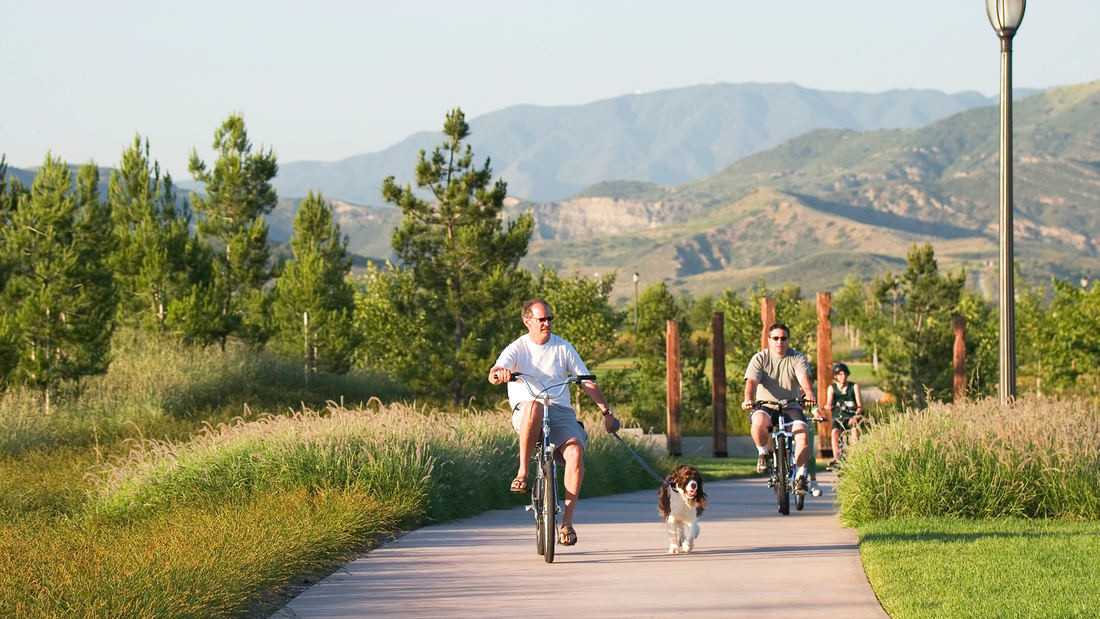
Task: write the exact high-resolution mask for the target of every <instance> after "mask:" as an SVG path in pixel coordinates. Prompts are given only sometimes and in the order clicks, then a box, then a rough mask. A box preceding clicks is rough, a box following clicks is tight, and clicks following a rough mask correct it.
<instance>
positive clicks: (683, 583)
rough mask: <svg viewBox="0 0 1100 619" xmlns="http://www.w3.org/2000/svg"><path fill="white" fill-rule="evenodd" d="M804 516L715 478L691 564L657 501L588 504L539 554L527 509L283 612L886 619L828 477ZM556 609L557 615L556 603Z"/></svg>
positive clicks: (310, 595)
mask: <svg viewBox="0 0 1100 619" xmlns="http://www.w3.org/2000/svg"><path fill="white" fill-rule="evenodd" d="M819 482H821V485H822V487H823V488H824V490H825V495H824V496H822V497H819V498H816V499H815V498H813V497H807V500H806V509H805V510H804V511H802V512H797V511H794V507H793V505H792V508H791V509H792V511H791V515H790V516H780V515H779V514H778V513H776V508H775V502H774V499H773V494H772V493H771V491H770V490H769V489H768V487H767V485H766V484H765V482H764V481H763V480H759V479H753V480H736V481H725V482H712V483H709V484H707V487H706V490H707V493H708V495H709V496H710V499H711V507H710V509H708V510H707V512H706V513H705V514H704V515H703V520H702V523H701V525H702V534H701V535H700V537H699V539H698V541H697V544H696V548H695V552H693V553H692V554H690V555H667V554H665V549H666V548H667V544H668V542H667V538H666V536H665V533H664V527H663V525H662V524H661V523H660V522H659V517H658V516H657V509H656V503H657V501H656V491H651V492H648V491H647V492H634V493H629V494H621V495H616V496H611V497H605V498H596V499H587V500H582V501H581V504H580V507H579V508H578V513H577V523H576V527H577V535H578V537H579V538H580V542H579V543H578V544H577V545H576V546H573V547H571V548H566V547H562V546H558V552H557V555H556V559H555V562H554V563H553V564H547V563H545V562H544V561H543V560H542V557H540V556H538V555H537V554H535V539H534V538H535V535H534V533H535V528H534V524H533V520H532V519H531V518H530V516H528V514H527V513H525V512H524V511H523V510H522V508H517V509H510V510H497V511H491V512H487V513H485V514H482V515H480V516H476V517H474V518H468V519H465V520H460V521H456V522H452V523H448V524H443V525H437V526H431V527H425V528H422V529H418V530H416V531H413V532H411V533H409V534H408V535H405V536H404V537H402V538H400V539H398V540H396V541H394V542H391V543H388V544H386V545H384V546H382V547H380V548H377V549H375V550H373V551H371V552H370V553H368V554H367V555H365V556H364V557H362V558H360V559H358V560H356V561H353V562H351V563H349V564H348V565H346V566H344V567H343V568H341V569H340V570H338V571H337V572H336V573H334V574H333V575H331V576H330V577H328V578H327V579H325V580H323V581H321V582H320V583H318V584H317V585H314V586H313V587H311V588H309V589H307V590H306V591H304V592H303V593H302V594H301V595H299V596H298V597H297V598H295V599H294V600H292V601H291V602H290V603H289V604H288V605H287V606H286V607H284V608H283V609H282V610H281V611H279V613H277V614H276V615H275V616H276V617H279V618H280V619H288V618H299V617H300V618H315V617H317V618H319V617H551V616H554V617H564V618H565V619H595V618H599V617H674V618H677V619H679V618H688V617H690V618H701V617H743V616H754V617H771V616H783V617H785V618H793V617H828V618H830V619H837V618H838V617H844V618H845V619H851V618H857V617H885V616H886V615H885V614H884V613H883V611H882V609H881V608H880V607H879V604H878V602H877V600H876V599H875V596H874V594H873V593H872V591H871V588H870V586H869V585H868V584H867V580H866V577H865V576H864V574H863V568H862V566H861V564H860V560H859V549H858V546H857V544H856V536H855V532H854V531H852V530H850V529H845V528H843V527H841V526H840V522H839V520H838V519H837V516H836V514H835V512H834V509H833V504H832V502H833V478H832V476H831V475H830V474H822V475H821V476H820V478H819ZM552 605H557V607H553V606H552Z"/></svg>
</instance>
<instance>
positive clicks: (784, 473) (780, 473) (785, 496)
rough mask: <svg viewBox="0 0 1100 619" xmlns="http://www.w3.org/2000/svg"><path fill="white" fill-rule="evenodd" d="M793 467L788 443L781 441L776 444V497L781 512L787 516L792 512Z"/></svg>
mask: <svg viewBox="0 0 1100 619" xmlns="http://www.w3.org/2000/svg"><path fill="white" fill-rule="evenodd" d="M790 483H791V469H790V460H788V459H787V443H786V442H785V441H779V443H778V444H777V445H776V446H775V498H776V502H778V503H779V513H781V514H783V515H784V516H786V515H787V514H790V513H791V494H790V491H791V489H790Z"/></svg>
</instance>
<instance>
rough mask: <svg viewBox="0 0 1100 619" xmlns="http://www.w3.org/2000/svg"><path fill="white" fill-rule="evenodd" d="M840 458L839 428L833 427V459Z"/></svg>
mask: <svg viewBox="0 0 1100 619" xmlns="http://www.w3.org/2000/svg"><path fill="white" fill-rule="evenodd" d="M839 459H840V430H837V429H836V428H833V460H839Z"/></svg>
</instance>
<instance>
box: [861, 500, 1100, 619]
mask: <svg viewBox="0 0 1100 619" xmlns="http://www.w3.org/2000/svg"><path fill="white" fill-rule="evenodd" d="M859 535H860V554H861V556H862V559H863V567H864V569H865V570H866V572H867V578H868V580H869V581H870V583H871V586H872V588H873V589H874V591H875V595H877V596H878V598H879V601H880V602H881V603H882V606H883V608H884V609H885V610H886V612H887V613H889V615H890V616H891V617H893V618H894V619H904V618H906V617H913V618H920V619H925V618H927V617H951V618H956V617H991V618H992V617H998V618H999V617H1095V616H1097V615H1098V614H1100V522H1095V521H1093V522H1067V521H1055V520H1024V519H995V520H980V521H972V520H955V519H946V518H930V519H914V520H884V521H877V522H874V523H871V524H869V525H866V526H863V527H860V528H859Z"/></svg>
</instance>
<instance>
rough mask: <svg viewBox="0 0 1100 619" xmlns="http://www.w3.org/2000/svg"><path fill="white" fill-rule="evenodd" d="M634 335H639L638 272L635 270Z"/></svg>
mask: <svg viewBox="0 0 1100 619" xmlns="http://www.w3.org/2000/svg"><path fill="white" fill-rule="evenodd" d="M634 337H638V272H637V271H634Z"/></svg>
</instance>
